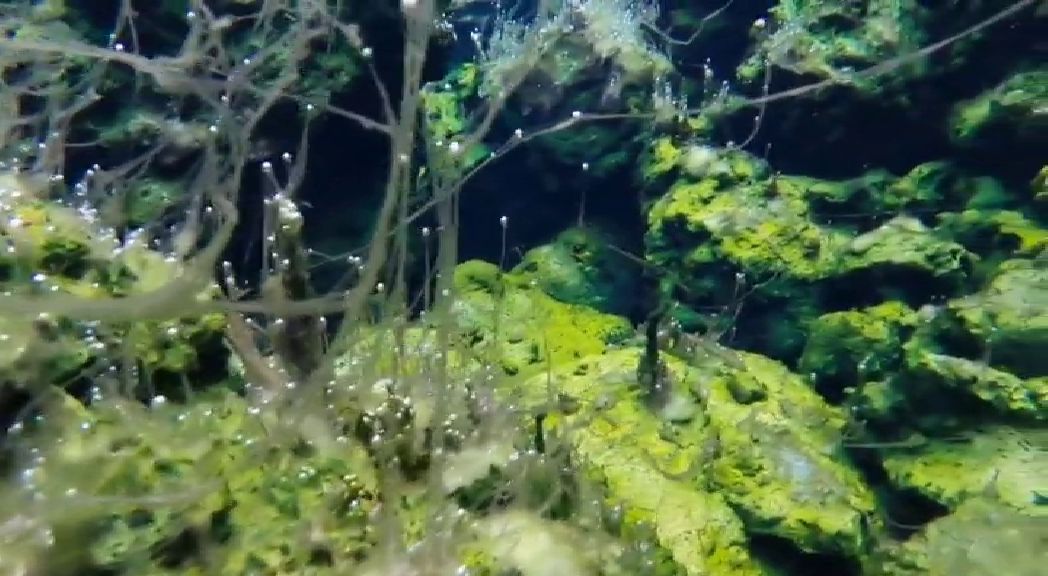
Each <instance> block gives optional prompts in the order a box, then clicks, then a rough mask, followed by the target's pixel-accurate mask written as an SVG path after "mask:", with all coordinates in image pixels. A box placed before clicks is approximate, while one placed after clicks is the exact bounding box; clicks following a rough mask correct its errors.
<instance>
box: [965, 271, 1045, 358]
mask: <svg viewBox="0 0 1048 576" xmlns="http://www.w3.org/2000/svg"><path fill="white" fill-rule="evenodd" d="M946 313H947V315H948V316H949V317H951V318H952V319H954V320H955V321H956V322H957V323H958V324H959V325H960V329H961V330H963V331H964V332H965V333H966V335H967V337H968V338H969V339H971V340H974V341H975V342H978V343H980V344H981V346H980V348H981V349H983V351H984V352H985V354H986V355H987V358H988V360H989V362H990V363H991V364H992V365H994V366H999V367H1003V368H1005V369H1008V370H1011V371H1013V372H1015V373H1016V374H1018V375H1020V376H1028V377H1048V358H1046V357H1045V354H1044V351H1046V350H1048V263H1045V262H1041V261H1040V260H1009V261H1007V262H1005V263H1004V264H1002V265H1001V266H1000V267H999V268H998V272H997V275H996V276H994V278H993V280H991V281H990V284H989V286H987V287H986V289H985V290H983V291H982V292H980V293H977V294H973V295H971V296H966V297H963V298H957V299H955V300H951V301H950V302H949V303H948V304H947V306H946Z"/></svg>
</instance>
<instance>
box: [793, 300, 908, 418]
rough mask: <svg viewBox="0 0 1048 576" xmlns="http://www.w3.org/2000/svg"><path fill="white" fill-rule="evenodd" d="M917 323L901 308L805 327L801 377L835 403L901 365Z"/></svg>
mask: <svg viewBox="0 0 1048 576" xmlns="http://www.w3.org/2000/svg"><path fill="white" fill-rule="evenodd" d="M916 322H917V314H916V312H915V311H914V310H912V309H910V308H909V307H907V306H906V305H905V304H902V303H900V302H886V303H884V304H879V305H877V306H873V307H870V308H864V309H859V310H848V311H845V312H833V313H830V314H826V315H823V316H820V317H819V318H818V319H817V320H815V322H813V323H812V324H811V325H810V326H809V330H810V335H809V336H808V340H807V342H806V343H805V345H804V352H803V353H802V354H801V358H800V363H799V368H800V371H801V373H803V374H810V375H811V376H812V377H813V379H814V383H815V385H816V387H817V388H818V389H819V390H820V392H822V393H823V394H824V395H829V396H830V397H838V398H839V397H840V395H841V394H842V393H843V391H844V389H846V388H849V387H851V388H855V387H858V386H861V385H862V384H865V383H867V382H870V381H875V380H881V379H884V378H886V377H888V376H890V375H892V374H893V373H894V372H895V371H896V370H897V369H898V368H899V367H900V366H901V365H902V356H903V354H902V344H903V342H905V341H906V339H907V338H908V337H909V334H910V332H912V330H913V328H914V326H915V324H916Z"/></svg>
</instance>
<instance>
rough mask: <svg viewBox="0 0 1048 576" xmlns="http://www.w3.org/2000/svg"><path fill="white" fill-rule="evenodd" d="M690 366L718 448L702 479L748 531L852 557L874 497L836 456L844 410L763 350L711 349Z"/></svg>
mask: <svg viewBox="0 0 1048 576" xmlns="http://www.w3.org/2000/svg"><path fill="white" fill-rule="evenodd" d="M694 364H695V365H696V366H697V367H698V370H699V373H700V376H699V378H698V379H697V380H696V381H695V384H693V386H694V388H695V389H696V390H697V393H698V395H699V396H700V397H701V398H703V399H704V413H705V414H706V416H707V417H708V418H709V425H710V426H711V428H713V429H714V430H716V433H717V438H718V444H719V448H718V450H717V453H716V456H715V458H713V460H712V461H711V462H710V463H709V465H708V466H709V468H708V474H709V481H710V482H711V485H712V486H713V487H714V489H715V490H716V492H717V493H718V494H723V495H724V496H725V497H726V498H727V499H728V501H729V502H730V503H731V505H732V507H733V508H734V509H735V510H736V512H738V513H739V514H740V516H741V517H742V518H743V520H744V521H745V522H746V526H747V530H749V531H751V532H755V533H758V534H767V535H774V536H777V537H780V538H784V539H786V540H789V541H791V542H792V543H794V544H795V545H796V546H797V547H798V548H800V549H801V550H804V551H807V552H818V553H827V554H835V555H843V556H847V557H852V558H855V557H857V556H858V555H859V554H861V552H862V550H863V549H864V547H865V546H866V544H867V540H868V538H869V536H870V534H869V533H868V532H867V530H868V529H869V525H868V524H867V521H868V519H869V516H870V514H872V512H873V511H874V509H875V503H874V497H873V494H872V492H871V491H870V490H869V489H868V488H867V487H866V486H865V484H864V483H863V481H862V479H861V477H860V475H859V473H858V472H857V471H856V470H855V469H854V468H853V467H852V466H851V464H850V463H849V462H848V461H847V460H846V459H845V458H844V457H843V455H842V453H841V452H840V442H841V433H842V430H843V429H844V427H845V425H846V422H847V419H846V417H845V415H844V413H843V411H841V410H839V409H836V408H833V407H831V406H829V405H828V404H826V402H825V401H824V400H823V399H822V398H821V397H819V396H818V394H816V393H815V392H814V391H813V390H812V389H811V388H810V387H809V386H808V385H807V383H806V382H805V381H804V380H802V379H801V378H800V377H799V376H797V375H795V374H792V373H791V372H789V371H788V370H787V369H786V368H785V367H784V366H783V365H782V364H779V363H778V362H775V361H772V360H769V359H767V358H764V357H762V356H758V355H755V354H748V353H742V352H732V351H730V350H726V349H717V351H716V353H714V354H706V355H705V357H700V358H699V359H698V360H697V361H695V362H694ZM754 387H756V388H758V389H759V390H761V391H762V392H761V394H760V395H758V396H757V397H756V398H757V399H756V400H755V401H750V400H747V399H744V398H740V396H739V394H738V393H737V392H736V391H737V390H739V389H753V388H754ZM740 400H741V401H740Z"/></svg>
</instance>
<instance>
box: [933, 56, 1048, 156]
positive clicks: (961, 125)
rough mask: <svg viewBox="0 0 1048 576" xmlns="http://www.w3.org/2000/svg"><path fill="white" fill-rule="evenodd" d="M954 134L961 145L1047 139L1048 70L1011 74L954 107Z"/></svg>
mask: <svg viewBox="0 0 1048 576" xmlns="http://www.w3.org/2000/svg"><path fill="white" fill-rule="evenodd" d="M951 124H952V125H951V135H952V136H953V138H954V140H956V141H957V142H958V143H960V144H965V145H971V144H978V143H980V142H981V141H983V140H987V139H989V140H990V141H991V142H996V141H1000V140H1001V139H1004V140H1005V141H1025V142H1044V141H1045V134H1048V71H1045V70H1029V71H1025V72H1018V73H1015V74H1013V75H1011V76H1009V77H1008V78H1007V79H1006V80H1005V81H1004V82H1002V83H1001V84H1000V85H998V86H997V87H995V88H993V89H991V90H989V91H987V92H985V93H983V94H980V95H979V96H978V97H976V98H975V99H973V100H970V101H968V102H963V103H961V104H959V105H957V107H956V108H955V109H954V112H953V119H952V122H951Z"/></svg>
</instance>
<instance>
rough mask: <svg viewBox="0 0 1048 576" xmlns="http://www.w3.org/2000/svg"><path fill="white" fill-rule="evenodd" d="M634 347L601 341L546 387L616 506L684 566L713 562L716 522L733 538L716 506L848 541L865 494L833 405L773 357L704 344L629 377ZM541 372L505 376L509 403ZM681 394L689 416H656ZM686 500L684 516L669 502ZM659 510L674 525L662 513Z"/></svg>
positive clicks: (759, 523) (840, 546)
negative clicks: (656, 369) (650, 375)
mask: <svg viewBox="0 0 1048 576" xmlns="http://www.w3.org/2000/svg"><path fill="white" fill-rule="evenodd" d="M640 356H641V353H640V351H639V350H637V349H624V350H619V351H613V352H609V353H607V354H605V355H603V356H598V357H591V358H588V359H584V360H580V361H578V362H576V363H574V364H573V365H572V364H569V365H566V366H564V367H563V368H562V369H560V370H555V371H554V372H553V383H554V385H555V390H556V393H557V394H558V398H560V399H561V401H564V400H569V401H568V405H569V406H571V410H570V411H569V413H568V414H566V415H564V416H563V418H564V421H563V424H561V425H562V426H566V427H567V428H568V429H569V430H571V434H570V436H569V438H570V439H571V442H572V443H573V446H574V449H575V451H576V453H577V454H578V455H579V458H580V459H581V460H582V461H583V462H586V463H589V465H590V466H592V467H595V470H594V471H593V474H595V477H596V478H598V479H600V481H601V482H602V483H603V484H604V485H605V486H606V487H607V489H608V496H609V498H611V499H613V500H617V501H619V502H621V503H622V505H623V507H624V509H625V511H626V512H625V513H626V516H627V518H629V517H631V516H630V514H631V512H630V511H631V510H635V512H634V514H635V515H636V518H638V519H639V520H643V521H645V522H650V523H652V524H653V526H654V529H655V532H656V534H659V535H660V538H659V543H660V545H661V546H663V547H665V548H667V549H668V550H670V551H671V552H672V554H673V557H674V558H675V559H676V560H677V562H678V563H680V564H682V565H683V566H686V567H687V566H695V565H696V562H700V561H701V562H702V564H700V566H701V565H706V566H708V565H709V564H708V563H709V562H711V559H710V557H709V555H710V554H713V553H714V552H713V550H714V548H711V547H713V546H714V544H713V543H714V542H716V541H717V540H710V539H711V538H712V536H711V535H707V533H706V530H707V529H708V528H710V527H713V526H716V527H718V528H717V529H718V530H719V531H720V532H721V533H722V536H721V540H720V541H721V542H722V544H721V545H720V546H724V545H727V544H726V543H724V540H723V538H729V540H728V542H732V541H733V539H734V538H735V537H734V536H730V535H731V534H735V533H736V532H735V530H737V528H729V527H730V526H733V525H735V523H736V522H738V520H737V519H735V517H734V516H728V515H726V514H725V512H723V511H721V512H718V511H717V510H720V509H721V508H722V507H723V508H724V509H725V510H726V509H728V508H727V507H728V506H730V509H731V510H734V511H735V513H736V514H738V517H739V518H741V519H742V524H743V525H744V526H745V530H746V532H748V533H754V534H763V535H773V536H776V537H780V538H783V539H786V540H789V541H790V542H792V543H793V544H795V545H796V546H797V547H799V548H800V549H802V550H806V551H810V552H818V553H827V554H836V555H844V556H850V557H856V556H857V555H858V554H859V553H860V551H861V550H862V548H863V546H865V543H866V540H867V538H868V536H869V535H868V534H867V532H866V531H867V529H868V526H867V525H866V518H867V517H868V516H869V515H870V514H871V513H872V512H873V510H874V500H873V495H872V493H871V492H870V491H869V490H868V489H867V488H866V487H865V486H864V484H863V483H862V480H861V478H860V476H859V474H858V472H857V471H856V470H854V469H853V468H852V467H851V465H850V464H848V463H847V462H846V461H845V460H844V459H843V458H842V456H841V454H840V452H839V447H840V433H841V430H842V429H843V427H844V425H845V422H846V419H845V417H844V414H843V412H841V411H840V410H838V409H835V408H832V407H830V406H828V405H827V404H826V403H825V402H824V401H823V400H822V399H821V398H820V397H819V396H818V395H817V394H815V393H814V392H813V391H812V390H811V389H810V388H809V387H808V386H807V384H806V383H805V382H804V381H803V380H802V379H801V378H799V377H798V376H796V375H793V374H791V373H790V372H789V371H787V370H786V369H785V368H784V367H783V366H782V365H781V364H778V363H776V362H774V361H771V360H768V359H766V358H763V357H761V356H757V355H754V354H748V353H742V352H734V351H732V350H728V349H725V348H721V347H719V346H716V345H711V346H707V347H703V348H702V349H700V350H697V351H696V352H695V356H694V357H692V358H687V359H678V358H677V357H675V356H674V355H669V356H665V361H666V366H667V376H666V383H665V387H664V389H663V390H662V391H661V392H660V393H658V394H655V395H652V393H651V391H645V390H640V389H639V385H638V384H637V382H638V380H637V378H636V368H637V366H638V364H639V362H640ZM685 360H687V363H685ZM545 382H546V380H545V379H544V377H543V376H536V377H534V378H532V379H531V380H529V381H527V382H524V383H521V384H518V385H516V386H514V387H513V388H512V390H513V391H515V395H514V396H513V399H514V402H516V403H518V405H534V406H542V405H544V404H546V403H547V398H548V392H547V390H548V389H547V387H546V384H545ZM687 403H690V404H692V406H693V408H692V410H691V411H690V414H691V416H689V417H686V418H680V419H678V418H675V417H669V416H667V415H666V414H667V408H668V407H670V406H677V405H682V404H687ZM678 412H679V411H678V410H676V409H674V413H678ZM554 422H556V421H554ZM638 485H644V486H647V487H650V488H648V489H646V490H643V491H637V490H636V489H635V486H638ZM685 508H686V509H687V510H689V512H688V515H689V519H688V520H687V521H685V520H684V519H683V518H679V516H680V514H681V513H680V512H677V513H672V512H670V511H671V510H674V509H677V510H684V509H685ZM670 514H672V516H667V515H670ZM711 514H712V515H713V516H712V517H710V516H709V515H711ZM693 515H698V516H695V517H693V518H692V517H691V516H693ZM670 521H672V522H673V524H672V525H673V526H677V525H678V523H679V527H678V528H670V525H663V523H665V522H670ZM704 527H705V528H704ZM681 530H684V532H678V531H681ZM696 545H701V548H700V550H699V551H696V550H695V549H694V546H696ZM718 547H719V546H718ZM717 555H718V556H719V553H718V554H717ZM729 557H730V556H729ZM719 563H720V561H718V564H719ZM706 569H707V570H708V571H709V572H708V573H721V572H720V570H722V569H723V568H717V569H716V570H715V569H714V568H712V567H709V568H706ZM688 573H689V574H691V573H693V572H692V571H691V570H689V571H688Z"/></svg>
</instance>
